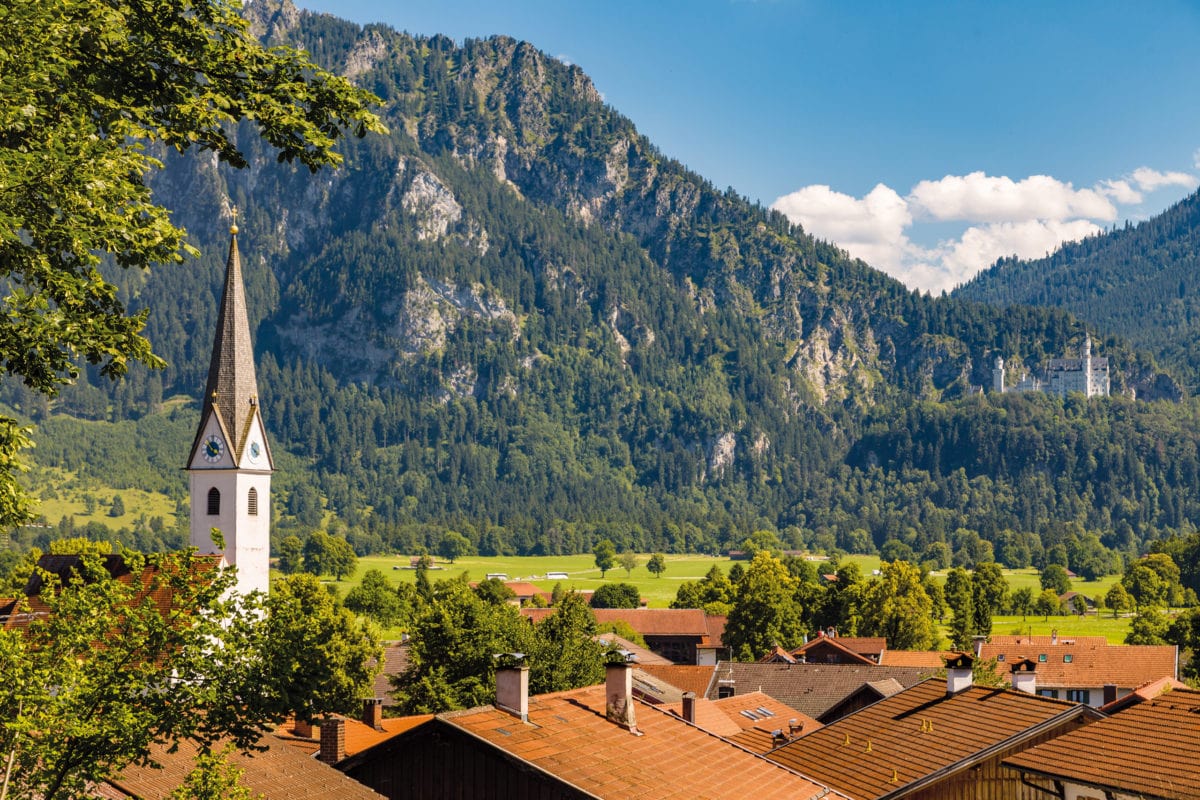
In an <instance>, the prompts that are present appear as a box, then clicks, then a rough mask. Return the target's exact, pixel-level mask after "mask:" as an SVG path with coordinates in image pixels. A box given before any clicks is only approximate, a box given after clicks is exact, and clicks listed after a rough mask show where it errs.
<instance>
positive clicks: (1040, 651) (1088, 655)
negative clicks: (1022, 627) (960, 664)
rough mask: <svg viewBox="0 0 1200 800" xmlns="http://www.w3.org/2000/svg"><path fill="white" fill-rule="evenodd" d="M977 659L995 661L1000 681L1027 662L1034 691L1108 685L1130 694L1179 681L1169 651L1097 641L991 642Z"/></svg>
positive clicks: (1170, 648)
mask: <svg viewBox="0 0 1200 800" xmlns="http://www.w3.org/2000/svg"><path fill="white" fill-rule="evenodd" d="M1017 639H1021V641H1020V642H1019V643H1018V642H1017V641H1016V640H1017ZM979 655H980V658H984V659H989V658H994V659H996V660H997V662H998V664H997V666H998V667H999V670H998V671H999V673H1000V675H1001V676H1006V675H1007V673H1008V668H1007V666H1005V665H1006V664H1008V665H1011V664H1015V663H1016V662H1018V661H1021V660H1023V659H1026V658H1028V659H1029V660H1031V661H1033V662H1035V663H1036V664H1037V671H1036V673H1035V675H1036V677H1037V685H1038V687H1039V688H1040V687H1046V688H1067V689H1082V688H1093V687H1094V688H1099V687H1101V686H1103V685H1105V684H1106V683H1112V684H1116V685H1117V686H1118V687H1119V688H1123V689H1132V688H1133V687H1134V686H1141V685H1142V684H1144V683H1147V682H1148V681H1153V680H1158V679H1159V678H1163V677H1171V678H1175V677H1178V670H1177V666H1176V657H1177V650H1176V648H1175V646H1174V645H1124V644H1109V643H1108V640H1107V639H1105V638H1104V637H1102V636H1088V637H1080V638H1077V639H1073V640H1072V639H1064V638H1060V639H1059V640H1058V642H1057V643H1056V644H1051V642H1050V637H1048V636H1035V637H1033V641H1030V640H1029V637H1001V636H995V637H992V641H991V642H987V643H985V644H984V645H983V646H982V648H981V649H980V651H979ZM1042 656H1045V659H1044V660H1043V659H1042Z"/></svg>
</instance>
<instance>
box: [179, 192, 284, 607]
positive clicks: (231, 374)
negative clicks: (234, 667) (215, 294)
mask: <svg viewBox="0 0 1200 800" xmlns="http://www.w3.org/2000/svg"><path fill="white" fill-rule="evenodd" d="M233 215H234V225H232V226H231V227H230V229H229V233H230V240H229V258H228V259H227V260H226V262H225V286H224V290H223V292H222V294H221V307H220V311H219V313H218V315H217V330H216V333H215V334H214V336H213V346H212V361H211V362H210V364H209V368H208V381H207V383H206V385H205V387H204V400H203V405H202V408H201V411H200V426H199V428H197V430H196V438H195V439H194V440H193V441H192V450H191V455H190V457H189V458H188V466H187V469H188V473H189V475H188V477H189V480H188V482H189V485H190V492H191V544H192V545H193V546H194V547H196V548H198V549H199V550H200V552H202V553H215V552H223V553H224V555H225V560H226V561H227V562H228V563H229V564H230V565H231V566H234V567H236V568H237V571H238V581H237V588H238V591H239V592H243V593H246V592H251V591H256V590H257V591H263V592H265V591H267V590H268V587H269V574H270V571H269V566H268V557H269V555H270V541H271V536H270V513H271V500H270V497H271V472H272V471H273V465H272V461H271V450H270V447H269V446H268V445H267V438H266V428H265V426H264V425H263V419H262V410H261V408H260V407H259V404H258V381H257V378H256V376H255V372H254V345H253V342H251V340H250V319H249V315H248V314H247V312H246V288H245V286H244V285H243V283H242V260H241V255H240V254H239V253H238V242H237V233H238V229H237V224H236V223H237V210H236V209H235V210H234V212H233ZM214 528H216V529H218V530H220V532H221V536H220V537H217V541H214V537H213V535H212V531H213V529H214ZM220 539H224V545H223V547H220V548H219V547H217V542H219V541H220Z"/></svg>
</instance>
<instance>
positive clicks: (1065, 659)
mask: <svg viewBox="0 0 1200 800" xmlns="http://www.w3.org/2000/svg"><path fill="white" fill-rule="evenodd" d="M1072 658H1074V656H1072V655H1071V654H1070V653H1064V654H1063V663H1064V664H1070V663H1071V659H1072Z"/></svg>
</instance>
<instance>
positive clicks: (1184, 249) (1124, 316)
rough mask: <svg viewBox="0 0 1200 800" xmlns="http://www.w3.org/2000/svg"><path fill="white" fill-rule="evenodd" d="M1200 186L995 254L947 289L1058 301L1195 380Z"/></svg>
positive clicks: (982, 297)
mask: <svg viewBox="0 0 1200 800" xmlns="http://www.w3.org/2000/svg"><path fill="white" fill-rule="evenodd" d="M1198 275H1200V192H1198V193H1196V194H1193V195H1191V196H1190V197H1187V198H1185V199H1184V200H1181V201H1180V202H1178V203H1176V204H1175V205H1174V206H1172V207H1171V208H1168V209H1167V210H1166V211H1164V212H1163V213H1161V214H1159V215H1158V216H1156V217H1153V218H1152V219H1148V220H1146V221H1144V222H1141V223H1138V224H1137V225H1130V224H1128V223H1126V225H1125V227H1123V228H1119V229H1116V230H1113V231H1111V232H1108V233H1104V234H1100V235H1097V236H1091V237H1088V238H1087V239H1084V240H1083V241H1081V242H1073V243H1070V244H1066V245H1064V246H1062V247H1061V248H1059V249H1058V250H1056V251H1055V252H1054V253H1053V254H1051V255H1049V256H1047V257H1046V258H1041V259H1037V260H1033V261H1021V260H1019V259H1003V260H1001V261H999V262H997V263H996V264H995V266H993V267H992V268H991V269H988V270H984V271H983V272H981V273H979V274H978V275H977V276H975V278H973V279H972V280H971V281H969V282H968V283H967V284H965V285H964V286H962V287H960V288H959V289H957V290H956V291H955V292H954V295H955V296H956V297H961V298H964V299H969V300H975V301H980V302H985V303H994V304H997V305H1010V304H1016V303H1023V304H1028V305H1036V306H1048V307H1054V308H1062V309H1066V310H1068V311H1070V312H1071V313H1072V314H1074V315H1075V316H1077V317H1079V318H1080V319H1083V320H1086V321H1087V322H1088V323H1089V324H1091V325H1093V326H1095V327H1096V328H1097V329H1099V330H1103V331H1108V332H1110V333H1114V334H1117V335H1119V336H1121V337H1124V338H1125V339H1126V340H1128V341H1129V342H1132V343H1133V344H1135V345H1136V346H1138V347H1141V348H1143V349H1146V350H1149V351H1150V352H1153V353H1154V354H1155V355H1156V356H1157V358H1158V359H1159V361H1160V362H1161V363H1163V364H1165V365H1170V366H1171V367H1173V368H1174V369H1175V370H1176V371H1177V372H1178V374H1179V375H1181V376H1182V377H1183V378H1184V379H1185V380H1186V382H1187V385H1188V389H1189V390H1190V391H1193V392H1194V391H1195V390H1196V389H1197V388H1198V387H1200V277H1198Z"/></svg>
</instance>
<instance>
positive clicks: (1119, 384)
mask: <svg viewBox="0 0 1200 800" xmlns="http://www.w3.org/2000/svg"><path fill="white" fill-rule="evenodd" d="M249 13H251V14H254V15H256V19H255V23H256V25H257V26H258V27H259V30H260V31H261V33H262V35H263V36H264V37H265V38H266V39H268V40H269V41H287V42H289V43H292V44H297V45H300V46H303V47H304V48H306V49H307V50H309V51H310V52H311V53H312V54H313V55H314V57H316V58H317V60H318V61H320V62H322V63H324V64H326V65H327V66H329V67H330V68H332V69H334V70H335V71H339V72H342V73H343V74H346V75H348V76H350V77H353V78H354V79H355V80H356V81H357V82H359V83H360V84H361V85H363V86H365V87H367V88H370V89H371V90H372V91H374V92H376V93H377V94H378V95H379V96H380V97H381V98H382V100H383V106H382V112H383V116H384V118H385V121H386V122H387V124H388V126H389V127H390V129H391V133H390V134H389V135H387V136H372V137H368V138H366V139H364V140H361V141H354V142H348V143H347V145H346V148H345V152H346V163H345V165H344V167H342V168H341V169H339V170H337V171H336V172H331V173H328V174H324V173H323V174H321V175H318V176H311V175H309V174H308V172H307V171H305V170H298V169H295V168H292V167H289V166H286V165H279V164H276V163H273V162H272V161H271V160H270V159H269V158H268V157H266V155H265V154H264V153H263V151H262V150H261V149H260V146H259V145H258V144H256V143H255V142H254V141H253V140H252V139H251V138H250V137H248V136H247V137H246V142H245V144H244V147H245V148H246V149H247V150H248V151H249V152H251V153H254V154H255V156H256V157H255V158H254V159H253V162H252V165H251V167H250V168H249V169H247V170H243V171H232V170H229V171H227V170H224V169H218V168H217V167H216V166H215V165H214V162H213V161H212V160H211V159H206V158H204V157H202V156H189V157H186V158H179V157H173V156H172V157H169V158H166V160H167V162H168V168H167V170H166V171H165V172H164V173H163V174H162V175H161V176H156V178H155V180H154V183H153V186H154V190H155V192H156V196H157V197H158V198H159V199H160V200H161V201H162V202H165V203H166V204H167V205H169V206H170V207H171V208H173V209H174V213H175V215H176V217H175V218H176V219H177V220H178V221H180V222H181V223H182V224H183V225H185V226H186V227H187V228H188V230H189V231H190V233H191V235H192V237H193V243H194V244H195V245H196V246H197V247H198V248H199V249H200V250H201V252H202V256H201V257H200V258H199V259H197V260H196V261H195V262H193V263H191V264H188V265H186V266H183V267H168V268H162V269H159V270H157V271H154V272H152V273H150V274H132V273H119V272H116V273H115V276H116V280H117V281H118V282H119V284H120V286H121V290H122V293H123V295H124V297H125V299H126V300H127V301H128V302H129V304H130V305H131V306H132V307H133V308H135V309H136V308H143V307H144V308H148V309H150V317H149V322H148V332H149V336H150V338H151V341H152V342H153V343H154V346H155V348H156V351H157V352H158V353H159V354H160V355H162V356H163V357H164V358H166V360H167V361H168V362H169V364H170V366H169V367H168V368H167V369H166V370H164V371H162V372H157V373H149V372H146V371H134V372H133V373H132V374H131V375H130V376H129V377H128V378H127V379H126V380H124V381H122V382H121V383H119V384H115V385H110V384H108V383H107V382H106V381H103V380H100V379H99V378H98V376H97V375H95V374H92V373H87V372H86V371H85V373H84V377H83V379H82V380H81V381H80V383H79V384H78V385H77V386H75V387H72V388H70V389H68V390H66V391H64V392H63V393H62V395H61V396H60V397H59V398H58V399H56V400H55V401H54V402H53V403H52V404H47V403H46V402H45V401H43V400H40V399H39V398H37V397H34V396H32V395H30V394H29V393H28V392H26V391H24V390H23V389H22V388H21V387H19V386H16V385H13V384H12V383H11V382H10V383H7V384H5V385H4V387H3V391H2V397H3V399H4V401H6V402H7V403H8V404H9V405H11V406H12V407H14V408H15V409H16V410H17V411H18V412H19V413H21V414H23V415H24V416H25V417H26V418H28V419H31V420H33V421H35V422H36V423H38V424H39V426H40V429H39V432H38V440H39V447H38V449H37V451H36V452H35V454H34V458H35V460H36V462H37V463H38V464H40V465H43V466H47V467H56V468H61V469H63V470H68V471H70V472H72V473H74V474H76V475H77V476H79V477H80V478H81V479H90V480H94V481H97V482H101V483H103V484H104V485H105V486H108V487H112V488H114V489H122V488H128V487H140V488H147V489H153V490H156V491H161V492H162V493H163V494H165V495H167V496H168V497H171V498H173V499H175V500H177V501H179V500H182V498H183V497H184V493H185V479H184V476H183V474H182V473H181V472H180V470H179V467H181V466H182V462H183V458H184V454H185V452H186V449H187V444H188V442H189V441H190V439H191V436H192V434H193V433H194V426H195V424H196V421H197V414H198V411H197V406H196V404H195V403H194V401H193V402H192V403H191V404H187V403H184V404H182V405H181V404H180V403H179V402H178V401H177V400H173V398H178V397H179V396H181V395H183V396H187V397H190V398H193V399H194V398H196V397H197V396H198V394H199V392H200V391H201V390H202V388H203V385H204V376H205V373H206V371H207V367H208V360H207V359H208V350H209V346H210V344H211V337H212V331H213V328H214V326H215V323H216V311H217V298H218V292H219V288H220V276H221V267H222V265H223V263H224V259H225V254H226V250H227V247H228V233H227V231H228V227H229V222H230V219H231V216H230V209H231V205H233V204H236V206H237V207H238V208H239V211H240V217H239V220H238V225H239V228H240V230H241V233H240V235H239V241H240V244H241V252H242V257H243V261H244V264H245V269H244V274H245V280H246V283H247V296H248V300H249V304H250V309H251V314H252V319H251V324H252V326H254V328H255V336H256V348H257V352H258V361H259V373H258V381H259V387H260V391H261V393H262V397H261V401H262V402H261V406H262V409H263V413H264V416H265V418H266V422H267V425H268V428H269V430H270V433H271V436H272V441H273V445H274V451H275V453H276V454H277V455H278V458H277V465H278V466H279V468H280V471H279V473H278V475H277V478H276V484H275V485H276V487H277V491H276V492H275V501H276V508H275V509H274V513H275V518H276V520H277V523H278V524H276V525H275V533H274V535H275V536H277V537H283V536H286V535H288V534H290V533H301V534H303V533H304V532H306V531H311V530H314V529H316V528H318V527H321V526H326V527H330V526H332V527H334V528H335V529H336V530H338V531H340V532H344V533H345V534H346V536H347V538H348V539H349V541H350V542H351V543H352V544H353V545H354V546H355V548H356V549H357V550H358V551H359V552H360V553H367V552H385V551H392V550H397V551H410V552H411V551H414V550H416V549H417V548H419V547H422V546H432V545H433V544H434V543H435V542H437V541H439V540H440V539H441V536H442V533H443V532H444V531H445V530H446V529H448V528H450V529H454V530H457V531H460V532H462V533H464V534H465V535H466V536H467V538H468V539H470V540H471V544H472V546H473V547H475V548H476V549H478V550H479V551H480V552H482V553H484V554H506V553H562V552H583V551H587V550H589V549H590V548H591V546H592V544H593V543H594V542H595V541H596V540H598V539H601V538H607V539H610V540H612V541H613V542H614V543H615V544H616V546H617V547H618V548H619V549H621V550H624V549H632V550H636V551H642V552H646V551H655V550H670V551H712V550H717V549H720V548H728V547H737V546H738V545H739V544H740V543H741V542H742V541H743V540H744V539H746V538H747V537H749V536H750V535H751V534H752V533H754V532H756V531H762V530H767V531H772V532H775V533H776V534H777V535H778V537H779V539H780V541H781V542H782V543H783V544H785V545H786V546H788V547H794V548H802V547H812V548H820V549H825V550H834V549H841V550H846V551H855V552H871V551H874V550H876V549H878V548H883V547H885V545H886V546H888V547H889V548H890V550H889V552H891V553H893V554H896V553H899V554H900V555H905V554H907V553H906V548H907V549H908V550H911V551H912V552H913V553H914V554H916V555H918V556H919V555H920V554H921V553H924V552H926V551H928V550H929V549H930V548H931V546H933V547H934V550H940V549H941V548H939V547H936V546H935V545H938V544H939V543H944V544H945V545H947V546H948V547H949V548H950V549H951V551H952V552H955V553H962V554H964V555H963V556H961V559H960V560H962V561H963V562H964V563H974V562H975V561H977V560H982V558H983V556H984V555H986V552H985V551H988V550H989V549H990V550H991V551H993V552H994V553H995V555H997V557H999V558H1002V559H1003V560H1005V561H1006V562H1008V563H1010V564H1011V565H1013V566H1024V565H1026V564H1028V563H1031V562H1036V561H1037V560H1039V559H1040V558H1041V555H1042V553H1043V552H1044V550H1045V549H1047V548H1050V547H1053V546H1054V545H1057V544H1066V543H1067V542H1080V541H1085V540H1086V541H1092V537H1095V538H1098V539H1099V540H1100V541H1101V542H1102V543H1103V545H1104V546H1105V547H1106V548H1108V549H1109V550H1111V551H1112V552H1114V553H1118V554H1124V555H1126V556H1132V555H1133V554H1135V553H1136V552H1138V551H1139V550H1140V549H1144V547H1145V546H1146V544H1147V542H1149V541H1151V540H1156V539H1160V538H1163V537H1165V536H1168V535H1170V534H1171V533H1173V532H1190V531H1192V530H1194V526H1195V523H1196V522H1197V520H1200V508H1198V507H1197V503H1198V500H1197V495H1198V489H1200V465H1198V464H1197V458H1198V457H1197V453H1196V446H1195V442H1196V440H1197V427H1198V425H1200V405H1197V404H1196V403H1195V402H1193V401H1191V400H1187V399H1185V396H1184V392H1183V390H1182V389H1181V388H1180V385H1179V384H1178V383H1177V382H1176V381H1175V379H1174V378H1173V377H1172V372H1171V371H1170V370H1169V369H1162V368H1160V367H1159V365H1158V364H1157V363H1156V361H1155V356H1154V355H1151V354H1150V353H1149V349H1150V348H1151V344H1152V343H1151V342H1148V341H1144V340H1139V341H1138V342H1137V345H1138V346H1137V347H1135V346H1134V345H1131V344H1129V343H1128V342H1129V341H1132V340H1134V336H1133V333H1132V332H1131V331H1129V330H1124V329H1121V328H1119V327H1117V326H1111V327H1110V326H1107V325H1106V324H1102V321H1101V320H1098V319H1096V320H1091V322H1092V324H1093V325H1094V327H1090V328H1089V327H1086V326H1085V324H1084V323H1083V322H1081V321H1080V320H1079V319H1077V318H1075V317H1073V316H1072V315H1071V314H1070V313H1068V312H1067V311H1063V310H1058V309H1045V308H1033V307H1030V306H1013V307H1010V308H1005V309H1003V310H1001V309H998V308H997V307H994V306H989V305H985V304H982V303H977V302H971V301H968V300H965V299H960V298H958V297H950V298H948V297H941V298H933V297H929V296H926V295H922V294H920V293H915V292H910V291H908V290H907V289H905V287H904V286H903V285H901V284H900V283H898V282H897V281H895V280H893V279H891V278H889V277H887V276H885V275H883V274H882V273H880V272H878V271H876V270H874V269H872V268H870V267H869V266H868V265H866V264H863V263H862V262H859V261H855V260H852V259H850V258H849V257H848V256H847V255H846V254H845V253H844V252H842V251H841V250H839V249H838V248H837V247H835V246H833V245H830V244H828V243H825V242H821V241H818V240H816V239H814V238H813V237H811V236H809V235H808V234H806V233H805V232H804V231H803V230H801V229H800V228H798V227H797V226H794V225H792V224H791V223H789V222H788V221H787V220H786V219H785V218H784V217H783V216H782V215H781V214H779V213H776V212H772V211H769V210H767V209H764V208H762V207H759V206H756V205H754V204H751V203H749V202H748V201H746V200H745V199H744V198H742V197H740V196H739V195H738V194H737V193H736V192H734V191H733V190H719V189H717V188H716V187H714V186H712V185H711V184H709V183H708V182H706V181H705V180H703V179H702V178H701V177H699V176H697V175H695V174H694V173H692V172H690V171H689V170H687V168H686V167H685V166H684V165H682V164H679V163H678V162H676V161H673V160H672V159H670V158H669V156H667V155H665V154H663V153H660V152H659V151H658V150H657V149H656V148H655V147H654V146H653V145H652V144H651V143H650V142H648V141H647V140H646V139H645V138H644V137H642V136H640V135H639V134H638V133H637V130H636V128H635V127H634V124H633V122H631V121H630V120H628V119H626V118H624V117H622V116H621V115H620V114H619V113H618V112H617V111H616V110H615V109H612V108H610V107H608V106H606V105H605V104H604V103H603V102H602V100H601V98H600V96H599V94H598V93H597V92H596V90H595V89H594V87H593V86H592V85H591V83H590V81H589V80H588V78H587V76H586V75H585V74H584V73H583V72H582V71H581V70H580V69H579V68H578V67H576V66H570V65H567V64H564V63H562V62H560V61H558V60H556V59H554V58H551V57H548V56H546V55H545V54H543V53H540V52H538V51H537V50H536V49H535V48H533V47H532V46H530V45H528V44H524V43H519V42H516V41H514V40H511V39H507V38H503V37H497V38H492V39H486V40H468V41H466V42H463V43H462V44H461V45H460V44H456V43H454V42H453V41H451V40H449V39H447V38H445V37H433V38H424V37H413V36H410V35H407V34H404V33H399V32H396V31H393V30H391V29H388V28H385V27H376V26H372V27H367V28H361V27H359V26H356V25H353V24H351V23H348V22H344V21H341V20H337V19H335V18H332V17H329V16H324V15H313V14H308V13H300V12H298V11H297V10H296V9H294V8H293V7H291V6H290V4H288V3H284V4H279V3H273V4H272V3H259V2H256V3H254V4H253V5H252V6H250V9H249ZM1166 246H1167V245H1164V247H1166ZM1089 331H1091V332H1092V333H1093V335H1095V336H1096V337H1097V353H1098V355H1103V356H1106V357H1108V358H1109V359H1110V361H1111V363H1112V364H1113V365H1114V376H1113V377H1114V380H1113V389H1114V395H1115V396H1114V397H1112V398H1108V399H1093V400H1091V401H1085V400H1084V399H1082V398H1068V399H1067V400H1066V401H1062V400H1058V399H1055V398H1052V397H1049V396H1040V395H1038V396H1033V395H1030V396H1004V397H1002V398H997V397H993V396H990V395H988V394H981V393H980V389H979V387H981V386H986V385H987V384H988V383H989V380H990V369H991V364H992V361H993V360H994V358H995V357H996V356H998V355H1000V356H1004V357H1005V358H1006V359H1008V360H1009V361H1010V363H1024V364H1026V365H1028V366H1029V367H1031V368H1034V367H1037V366H1038V365H1041V364H1043V363H1045V361H1046V360H1047V359H1049V358H1051V357H1055V356H1058V355H1062V354H1064V353H1066V352H1068V351H1074V350H1075V349H1076V348H1078V346H1079V343H1080V342H1081V341H1082V339H1083V337H1084V336H1085V335H1087V334H1088V332H1089ZM1164 335H1165V334H1164ZM1178 345H1179V347H1181V348H1182V347H1186V346H1187V343H1186V342H1185V341H1179V342H1178ZM1138 347H1141V348H1144V349H1138ZM1154 349H1155V350H1156V351H1157V352H1159V353H1161V358H1162V360H1163V362H1164V363H1169V364H1171V365H1172V366H1176V367H1179V368H1182V366H1183V364H1182V362H1180V361H1179V360H1178V359H1173V358H1170V357H1169V353H1170V351H1169V348H1167V347H1166V346H1163V347H1157V348H1154ZM1130 390H1136V394H1137V397H1138V398H1139V399H1138V400H1137V401H1136V402H1134V401H1132V400H1130V399H1128V397H1127V395H1128V394H1129V393H1130ZM88 420H109V421H112V422H114V423H117V424H116V425H111V426H106V427H104V428H97V427H96V426H94V425H90V424H88V422H87V421H88ZM35 488H37V489H38V490H39V491H41V492H42V493H43V496H46V493H52V492H53V491H54V487H52V486H49V487H35ZM183 505H184V504H183V503H180V504H179V506H180V507H179V509H178V511H179V512H180V513H183V508H182V506H183ZM47 521H48V523H49V524H50V525H52V526H54V525H58V524H59V520H55V519H49V520H47ZM47 530H50V529H41V531H40V532H39V531H36V530H31V531H24V532H20V533H18V538H19V539H22V541H23V543H25V544H28V543H31V542H33V541H35V540H36V539H37V537H38V536H42V537H45V536H46V535H48V534H47ZM58 530H62V531H70V522H69V521H67V522H64V523H63V524H62V525H60V527H59V528H58ZM87 535H95V536H101V535H103V533H102V532H99V531H94V530H93V531H88V532H87ZM126 536H128V537H134V538H137V541H138V542H139V543H141V544H143V545H144V544H145V543H146V542H151V543H155V544H162V545H163V546H169V545H170V544H171V542H172V541H173V540H172V534H171V532H169V531H168V532H165V533H162V532H154V535H153V536H151V535H149V534H147V533H146V532H145V531H143V532H141V533H138V532H129V533H127V534H126ZM175 536H176V537H177V536H178V534H177V533H176V534H175ZM138 537H140V538H138ZM176 541H177V539H176ZM1118 561H1119V559H1118ZM1113 568H1114V569H1116V568H1119V564H1114V567H1113Z"/></svg>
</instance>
